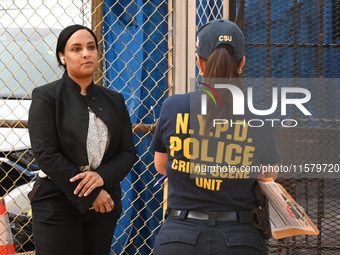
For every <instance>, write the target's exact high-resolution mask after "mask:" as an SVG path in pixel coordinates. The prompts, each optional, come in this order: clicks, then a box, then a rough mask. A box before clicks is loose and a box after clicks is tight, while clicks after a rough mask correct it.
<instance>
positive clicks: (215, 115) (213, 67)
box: [203, 44, 242, 135]
mask: <svg viewBox="0 0 340 255" xmlns="http://www.w3.org/2000/svg"><path fill="white" fill-rule="evenodd" d="M233 54H234V49H233V47H231V46H230V45H228V44H221V45H220V46H219V47H217V48H216V49H215V50H214V51H213V53H211V55H210V56H209V59H207V60H206V62H205V70H204V75H203V82H204V83H206V84H209V85H210V86H212V87H214V85H215V84H216V83H219V84H221V80H223V83H227V84H228V83H229V84H231V82H230V80H231V79H233V81H234V83H235V78H240V74H239V73H238V68H239V66H240V63H241V59H240V60H236V59H235V58H234V57H231V55H233ZM233 85H236V86H238V87H240V88H241V89H242V85H241V83H240V82H237V84H233ZM216 91H217V93H218V94H219V96H220V97H221V101H222V105H219V104H218V105H215V103H214V102H213V100H212V99H211V98H210V97H207V107H208V109H209V111H208V115H206V118H205V132H204V133H205V135H207V134H208V133H209V131H210V129H211V128H212V125H213V120H214V119H230V118H231V117H232V113H233V98H232V95H231V93H230V91H229V90H227V89H216Z"/></svg>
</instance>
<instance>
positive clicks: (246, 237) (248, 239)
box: [223, 232, 266, 251]
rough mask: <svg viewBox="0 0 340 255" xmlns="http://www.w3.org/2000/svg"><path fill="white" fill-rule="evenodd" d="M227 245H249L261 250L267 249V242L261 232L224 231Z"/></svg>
mask: <svg viewBox="0 0 340 255" xmlns="http://www.w3.org/2000/svg"><path fill="white" fill-rule="evenodd" d="M223 236H224V239H225V242H226V244H227V246H249V247H253V248H256V249H258V250H260V251H263V250H265V249H266V244H265V242H264V240H263V238H262V236H261V234H260V233H252V232H234V233H226V232H224V233H223Z"/></svg>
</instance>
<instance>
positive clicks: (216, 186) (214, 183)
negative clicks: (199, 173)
mask: <svg viewBox="0 0 340 255" xmlns="http://www.w3.org/2000/svg"><path fill="white" fill-rule="evenodd" d="M222 182H223V181H222V180H217V179H207V178H195V184H196V186H197V187H200V188H203V189H209V190H220V189H221V183H222Z"/></svg>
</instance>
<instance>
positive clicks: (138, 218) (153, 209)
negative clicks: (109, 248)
mask: <svg viewBox="0 0 340 255" xmlns="http://www.w3.org/2000/svg"><path fill="white" fill-rule="evenodd" d="M155 10H157V11H155ZM167 13H168V6H167V4H166V2H164V1H161V0H154V1H147V2H146V1H142V0H120V1H115V0H105V1H104V17H105V18H104V35H105V36H104V40H105V45H104V47H105V68H106V70H107V72H106V86H108V87H109V88H110V89H113V90H116V91H119V92H121V93H122V94H123V96H124V98H125V100H126V102H127V107H128V110H129V112H130V116H131V121H132V123H140V122H142V123H147V124H151V123H154V122H155V118H157V117H158V116H159V111H160V105H161V104H162V101H163V99H162V96H163V94H164V91H165V90H166V89H167V86H168V83H167V76H166V72H167V69H168V62H167V59H166V58H165V56H166V52H167V51H168V45H167V40H166V34H167V32H168V31H167V29H168V26H167V22H166V21H167V19H166V16H167ZM158 101H159V102H158ZM157 102H158V103H157ZM151 109H152V110H151ZM144 135H145V134H136V135H135V142H136V144H138V145H137V154H138V156H139V161H138V163H137V164H136V165H135V167H134V170H133V171H131V172H130V174H129V175H128V176H127V178H126V179H125V180H124V181H123V182H122V184H121V186H122V190H123V193H124V192H127V195H126V198H124V199H123V200H122V202H123V210H124V211H123V215H122V218H121V220H120V221H119V222H118V225H117V228H116V231H115V235H114V240H113V243H114V246H113V249H114V251H115V252H116V253H117V254H150V253H151V250H150V249H151V248H152V247H153V242H154V238H155V235H156V234H157V231H156V232H155V231H154V230H155V229H156V228H157V227H158V226H159V222H160V221H161V219H162V209H161V208H160V202H161V201H162V200H163V197H162V192H157V191H158V189H159V187H155V188H153V187H152V185H150V186H149V187H146V186H147V183H151V184H153V182H152V181H154V177H155V174H156V171H155V169H154V167H153V165H152V164H151V163H152V161H153V153H152V152H151V151H150V150H149V148H148V146H149V145H150V141H151V138H152V137H151V135H147V136H144ZM140 137H143V138H142V140H140ZM149 165H151V166H150V167H149V168H148V169H146V167H147V166H149ZM146 170H147V171H146ZM157 178H159V176H157ZM132 183H133V185H132ZM145 204H147V206H145ZM148 219H150V220H148ZM150 236H151V238H149V237H150ZM123 248H124V249H125V253H122V250H123Z"/></svg>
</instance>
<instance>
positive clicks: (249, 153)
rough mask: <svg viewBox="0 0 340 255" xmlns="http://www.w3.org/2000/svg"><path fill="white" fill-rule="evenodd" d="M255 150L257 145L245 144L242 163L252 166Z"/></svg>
mask: <svg viewBox="0 0 340 255" xmlns="http://www.w3.org/2000/svg"><path fill="white" fill-rule="evenodd" d="M254 151H255V147H254V146H249V145H247V146H245V148H244V152H243V161H242V165H243V166H250V165H251V163H253V161H251V159H252V158H253V157H254Z"/></svg>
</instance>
